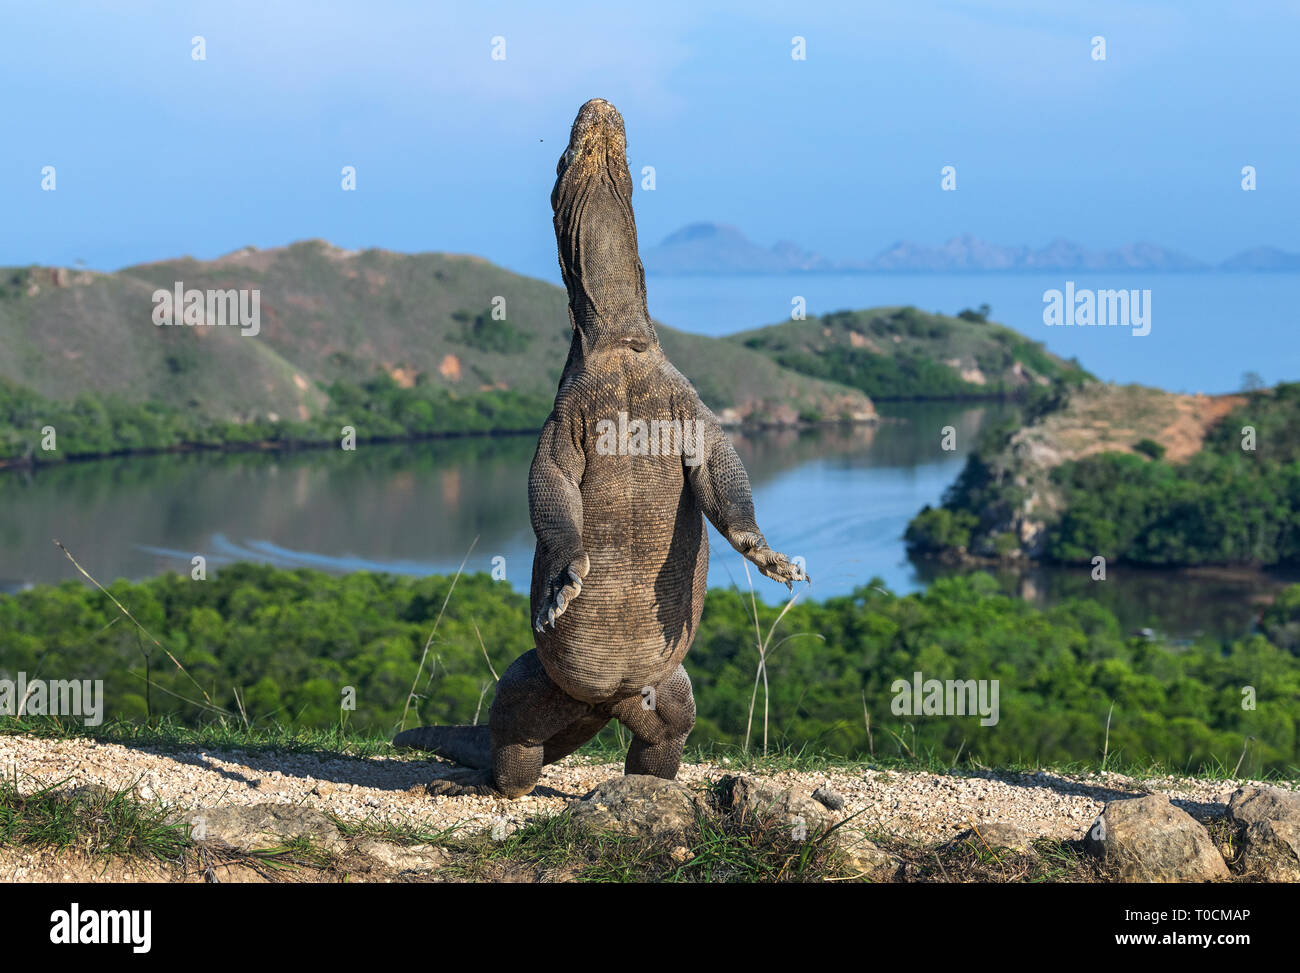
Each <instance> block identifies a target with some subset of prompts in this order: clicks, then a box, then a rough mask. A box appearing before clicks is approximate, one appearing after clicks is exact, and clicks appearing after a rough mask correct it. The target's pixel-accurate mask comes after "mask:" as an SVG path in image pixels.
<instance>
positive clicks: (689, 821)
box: [569, 774, 701, 838]
mask: <svg viewBox="0 0 1300 973" xmlns="http://www.w3.org/2000/svg"><path fill="white" fill-rule="evenodd" d="M700 811H701V805H700V803H699V801H698V800H697V799H696V797H695V795H694V794H693V793H691V791H690V790H688V789H687V788H686V787H684V786H682V785H681V784H679V783H677V782H676V781H672V780H664V779H663V778H661V777H646V776H642V775H637V774H630V775H628V776H626V777H615V778H613V779H611V780H607V781H605V782H603V783H602V784H600V786H598V787H597V788H595V790H593V791H591V792H590V793H589V794H587V795H586V796H585V797H583V798H582V799H581V800H578V801H573V802H571V803H570V805H569V813H570V814H571V815H572V816H573V819H574V820H575V821H577V822H578V823H580V824H582V825H584V826H585V827H588V828H592V829H594V830H597V831H612V832H614V833H616V834H623V835H630V836H637V837H639V836H649V837H655V838H666V837H668V836H670V835H682V834H685V833H687V832H688V831H690V830H692V829H694V828H695V825H696V817H697V815H698V814H699V813H700Z"/></svg>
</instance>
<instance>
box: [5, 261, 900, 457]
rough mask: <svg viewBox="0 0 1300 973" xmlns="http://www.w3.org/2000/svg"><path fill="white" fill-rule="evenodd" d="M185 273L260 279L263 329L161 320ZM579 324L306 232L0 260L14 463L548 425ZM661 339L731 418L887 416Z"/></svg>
mask: <svg viewBox="0 0 1300 973" xmlns="http://www.w3.org/2000/svg"><path fill="white" fill-rule="evenodd" d="M177 282H183V284H184V287H185V288H186V289H191V288H195V289H199V290H202V291H207V290H209V289H217V290H227V289H232V288H233V289H256V290H258V291H259V293H260V312H261V315H260V317H261V320H260V333H258V334H257V335H256V336H252V335H249V336H245V335H241V334H240V330H239V329H238V328H237V327H209V326H193V327H189V326H184V325H181V326H175V327H159V326H156V325H155V324H154V323H153V320H152V316H153V313H154V307H155V305H154V302H153V299H152V295H153V293H154V291H155V290H157V289H163V290H167V291H171V290H172V289H173V288H174V287H175V285H176V283H177ZM502 299H503V300H504V304H503V307H504V318H503V319H501V320H498V319H496V318H495V317H494V316H493V313H492V312H493V307H494V301H495V303H496V305H497V306H502ZM569 335H570V326H569V323H568V311H567V300H566V296H565V293H564V291H563V290H562V289H560V288H558V287H554V286H552V285H550V284H548V283H546V282H544V281H541V280H536V279H533V278H529V277H524V276H521V275H518V274H514V273H511V272H510V271H507V270H504V269H503V268H500V267H497V266H494V265H493V264H491V263H489V262H487V261H486V260H482V259H480V258H476V257H468V256H455V255H449V254H436V253H425V254H399V253H392V252H388V251H383V250H365V251H345V250H340V249H338V248H335V247H333V246H331V245H329V244H328V243H324V242H322V241H306V242H301V243H296V244H293V245H291V246H288V247H283V248H276V249H271V250H257V249H254V248H251V247H250V248H246V249H244V250H240V251H237V252H235V253H232V254H229V255H227V256H225V257H222V258H220V259H217V260H213V261H197V260H193V259H189V258H184V259H178V260H169V261H163V262H159V263H151V264H144V265H141V266H137V267H129V268H126V269H124V270H121V271H118V272H117V273H113V274H99V273H90V272H83V271H75V270H67V269H63V268H43V267H32V268H18V269H14V268H11V269H7V270H0V462H3V461H5V460H8V461H11V462H12V461H14V460H15V459H19V460H20V459H22V458H23V457H30V458H32V459H35V460H37V461H44V460H47V459H49V460H54V459H61V458H67V457H68V456H70V455H93V454H102V453H107V452H115V451H123V450H129V449H148V448H154V449H158V448H169V447H173V446H176V445H180V444H185V443H199V444H204V445H222V444H231V443H237V442H241V441H253V442H261V441H267V440H270V441H288V442H294V441H299V442H301V441H329V440H332V439H337V437H338V436H339V426H340V425H341V424H344V423H351V424H353V425H355V426H356V428H357V435H358V438H361V439H366V438H383V437H393V436H403V435H422V434H435V433H457V432H475V431H505V430H520V429H535V428H536V427H537V426H538V425H540V423H541V422H542V420H543V419H544V418H545V416H546V414H547V412H548V411H549V409H550V404H551V401H552V399H553V398H554V395H555V386H556V383H557V380H558V378H559V374H560V371H561V368H562V367H563V364H564V359H565V356H566V354H567V352H568V347H569ZM660 337H661V342H662V344H663V347H664V350H665V351H666V353H667V354H668V356H669V357H670V358H671V359H672V360H673V362H674V363H675V364H676V365H677V366H678V367H679V368H680V369H681V370H682V371H683V372H684V373H685V374H686V375H687V376H688V377H690V378H691V379H692V381H694V382H695V384H696V387H697V388H698V389H699V391H700V394H701V396H702V397H703V398H704V400H705V401H706V402H707V403H708V404H709V405H710V407H712V408H713V409H714V410H715V411H716V412H718V413H719V415H720V417H721V418H722V419H723V420H724V422H728V423H732V424H740V423H755V424H762V423H772V424H793V423H795V422H798V421H801V420H804V421H807V420H816V419H825V420H839V419H857V420H863V419H870V418H872V416H873V414H874V413H873V410H872V407H871V403H870V401H869V400H868V399H867V398H866V397H865V396H863V395H862V394H860V393H858V392H855V391H853V390H850V389H847V388H844V387H842V386H837V385H833V384H830V383H827V382H823V381H820V380H816V379H812V378H809V377H807V376H804V375H800V374H797V373H795V372H793V371H790V370H787V369H785V368H783V367H781V366H780V365H779V364H777V363H776V362H774V361H772V360H771V359H770V358H768V357H767V356H764V355H762V354H760V353H758V352H756V351H751V350H749V349H745V348H738V347H736V346H735V345H734V344H732V343H729V342H726V341H723V340H721V339H716V338H706V337H701V336H697V335H689V334H685V333H682V332H680V331H676V330H673V329H671V328H668V327H665V326H662V325H661V326H660ZM45 425H53V426H54V427H55V429H56V430H57V432H58V450H57V451H56V452H55V453H52V454H47V453H44V452H43V451H42V450H41V448H40V438H41V437H40V430H41V428H42V427H43V426H45Z"/></svg>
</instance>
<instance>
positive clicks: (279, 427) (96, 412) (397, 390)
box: [0, 374, 551, 464]
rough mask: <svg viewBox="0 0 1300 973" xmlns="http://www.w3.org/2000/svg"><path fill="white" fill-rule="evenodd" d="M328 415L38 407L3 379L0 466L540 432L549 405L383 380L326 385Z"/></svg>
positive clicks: (86, 399) (83, 399) (117, 405)
mask: <svg viewBox="0 0 1300 973" xmlns="http://www.w3.org/2000/svg"><path fill="white" fill-rule="evenodd" d="M325 391H326V392H327V394H328V395H329V406H328V408H327V409H326V412H325V414H324V415H321V416H319V417H317V418H315V419H312V420H309V421H307V422H292V421H283V420H275V421H273V420H271V419H269V418H260V419H253V420H250V421H248V422H239V423H236V422H219V421H211V420H205V419H203V418H202V417H201V416H199V415H198V414H196V413H194V412H192V411H188V410H180V409H176V408H174V407H172V406H170V405H165V404H161V403H153V402H150V403H134V402H128V401H125V400H123V399H121V398H117V397H108V398H103V399H101V398H99V397H97V396H94V395H90V394H85V393H83V394H82V395H80V396H78V397H77V399H76V400H75V401H73V402H57V401H52V400H49V399H44V398H42V397H41V396H39V395H36V394H35V393H33V392H30V391H28V390H26V389H23V388H21V387H19V386H17V385H15V384H14V383H11V382H9V381H7V380H5V379H0V463H4V462H6V461H8V462H13V461H22V460H30V461H31V462H33V463H38V464H39V463H57V462H62V461H65V460H69V459H75V458H79V457H87V456H105V455H110V454H113V453H123V452H140V451H154V450H167V449H176V448H179V447H185V446H193V447H200V448H239V447H241V446H249V445H257V444H271V445H276V446H283V447H292V446H295V445H320V444H328V443H334V444H337V443H339V442H340V441H341V439H342V435H343V433H342V430H343V427H344V426H351V427H353V428H354V429H355V430H356V439H357V441H358V442H364V441H366V440H376V439H396V438H403V437H418V436H435V435H447V434H461V433H481V432H506V431H511V432H513V431H524V430H531V429H537V428H540V426H541V424H542V423H543V421H545V419H546V415H547V413H548V412H549V411H550V407H551V403H550V401H549V400H547V399H544V398H542V397H541V396H529V395H523V394H521V393H518V392H509V391H497V390H488V391H484V392H480V393H478V394H476V395H474V396H473V397H469V398H466V397H463V396H457V395H455V394H453V393H451V392H447V391H445V390H444V389H441V388H438V387H437V386H434V385H430V384H428V383H424V382H419V381H417V383H416V384H415V386H414V387H412V388H402V387H401V386H399V385H398V384H397V382H395V381H394V380H393V379H392V378H390V377H389V376H388V375H386V374H380V375H378V376H376V377H374V378H372V379H370V380H368V381H365V382H363V383H361V384H356V383H353V382H348V381H343V380H339V381H336V382H334V383H332V384H331V385H329V386H328V387H327V388H326V390H325ZM47 426H49V427H53V429H54V431H55V437H56V438H55V440H54V444H55V446H56V448H55V449H53V450H46V449H44V448H43V440H44V435H43V433H42V430H43V429H44V428H45V427H47Z"/></svg>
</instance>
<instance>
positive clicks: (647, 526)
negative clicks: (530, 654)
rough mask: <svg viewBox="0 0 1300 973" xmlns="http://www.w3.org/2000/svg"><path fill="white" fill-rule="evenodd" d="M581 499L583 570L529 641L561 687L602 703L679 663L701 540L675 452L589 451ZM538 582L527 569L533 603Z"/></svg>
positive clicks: (691, 631) (700, 598) (705, 554)
mask: <svg viewBox="0 0 1300 973" xmlns="http://www.w3.org/2000/svg"><path fill="white" fill-rule="evenodd" d="M582 499H583V530H582V539H583V546H584V549H585V550H586V552H587V556H588V557H589V558H590V560H591V570H590V571H589V572H588V574H587V577H586V579H585V580H584V582H583V586H582V593H581V594H580V595H579V596H578V597H577V598H576V599H574V600H573V601H572V602H571V603H570V604H569V606H568V608H567V609H566V610H565V612H564V614H563V615H561V616H560V617H559V618H558V619H556V622H555V627H554V628H550V627H547V628H546V629H545V631H543V632H534V639H535V641H536V644H537V654H538V657H539V658H540V659H541V661H542V664H543V665H544V666H545V667H546V671H547V672H548V673H549V674H550V676H551V678H552V679H554V680H555V682H556V683H557V684H558V685H559V686H560V687H561V688H562V689H563V690H564V691H565V692H567V693H568V694H569V695H570V696H573V697H574V698H576V699H581V700H584V701H586V702H590V703H602V702H607V701H609V700H611V699H616V698H622V697H625V696H630V695H635V694H638V693H640V692H641V690H642V689H643V688H645V687H648V686H655V685H657V684H658V683H660V682H661V681H662V680H664V679H666V678H667V677H668V676H669V675H671V674H672V673H673V672H674V671H675V670H676V668H677V666H678V665H679V664H680V663H681V661H682V658H683V657H684V656H685V655H686V652H687V650H688V649H689V648H690V646H691V642H692V640H693V639H694V638H695V631H696V628H697V627H698V626H699V622H700V614H701V613H702V612H703V610H704V593H705V588H706V584H707V575H708V566H709V544H708V535H707V533H706V532H705V528H704V517H703V514H701V512H700V508H699V505H698V504H697V503H696V500H695V495H694V494H693V493H692V492H691V490H690V488H689V487H688V486H687V485H686V482H685V478H684V476H683V475H682V465H681V460H680V458H674V457H627V456H622V457H617V456H615V457H590V458H589V463H588V468H587V470H586V471H585V475H584V476H583V481H582ZM538 590H539V585H538V578H537V577H536V575H534V578H533V598H532V603H533V606H534V610H536V605H537V602H538Z"/></svg>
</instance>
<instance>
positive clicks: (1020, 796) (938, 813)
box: [0, 736, 1240, 843]
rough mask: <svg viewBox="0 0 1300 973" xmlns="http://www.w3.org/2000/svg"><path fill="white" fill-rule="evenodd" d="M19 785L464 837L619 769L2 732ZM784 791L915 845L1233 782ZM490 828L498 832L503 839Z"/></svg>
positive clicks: (1205, 811)
mask: <svg viewBox="0 0 1300 973" xmlns="http://www.w3.org/2000/svg"><path fill="white" fill-rule="evenodd" d="M15 769H16V770H17V773H18V776H19V787H20V789H21V790H23V791H25V792H26V791H31V790H33V789H34V788H36V787H38V786H42V785H48V784H50V783H54V782H57V781H62V780H65V779H66V780H67V783H66V785H65V786H67V787H75V786H81V785H87V784H100V785H104V786H107V787H110V788H114V789H119V788H123V787H127V786H134V787H135V788H136V792H137V793H138V794H139V796H140V797H141V798H143V799H144V800H155V799H157V800H161V801H165V802H167V803H169V804H173V805H177V806H179V807H182V808H196V809H197V808H203V807H215V806H217V805H223V804H243V805H247V804H304V805H306V806H308V807H314V808H318V809H320V810H322V811H327V812H332V813H333V814H335V815H337V816H339V817H340V818H343V819H346V820H356V821H361V820H365V819H370V820H372V821H388V822H393V823H405V824H413V823H419V824H422V825H424V826H428V827H434V828H445V827H450V826H452V825H459V826H461V827H462V828H464V829H465V830H467V831H476V830H483V829H491V828H493V827H496V826H498V825H500V824H502V823H503V824H504V830H505V831H507V832H508V831H512V830H514V828H516V827H518V826H519V825H520V824H522V823H523V822H524V821H525V820H526V819H528V818H529V817H530V816H532V815H534V814H538V813H541V812H556V811H560V810H562V809H563V808H564V806H565V804H566V803H567V802H568V801H569V800H571V799H573V798H576V797H581V796H583V795H584V794H586V793H587V792H588V791H590V790H591V789H592V788H593V787H595V786H596V784H598V783H599V782H600V781H602V780H605V779H607V778H609V777H612V776H616V775H618V774H621V773H622V772H623V768H622V765H621V764H588V763H583V762H581V761H580V760H574V759H573V758H569V759H568V760H565V761H563V762H561V763H559V764H554V765H552V766H549V767H547V768H546V769H545V771H544V772H543V774H542V780H541V783H540V784H539V785H538V787H537V789H536V790H535V791H534V792H533V793H532V794H530V795H529V796H527V797H523V798H520V799H519V800H516V801H505V800H502V799H496V798H488V797H430V796H429V795H428V794H427V793H426V792H425V791H424V785H425V784H427V783H428V782H429V781H430V780H433V779H435V778H438V777H442V776H446V774H447V772H448V771H449V770H451V769H452V765H451V764H447V763H443V762H441V761H438V760H426V759H419V758H411V757H406V756H402V757H371V758H366V759H358V758H338V759H325V760H322V759H320V758H318V757H316V756H313V755H308V754H296V753H274V752H248V753H246V752H241V751H238V750H235V751H229V752H220V751H210V750H203V749H193V750H181V751H161V750H156V749H151V748H147V747H127V746H122V745H120V744H114V743H97V742H95V741H92V740H85V739H73V740H55V739H40V738H34V737H25V736H0V771H3V772H4V773H5V775H6V776H7V777H12V775H13V773H14V770H15ZM731 772H733V771H732V769H731V768H729V767H728V766H727V765H726V764H725V763H721V764H689V765H685V766H683V767H682V770H681V773H680V774H679V775H678V779H679V780H680V781H682V782H683V783H686V784H688V785H702V784H705V783H707V782H709V781H711V780H716V779H717V778H718V777H720V776H722V775H723V774H726V773H731ZM755 776H760V777H762V778H763V779H765V780H768V781H770V782H771V783H773V784H777V785H780V786H782V787H788V786H790V785H792V784H796V783H801V784H807V785H810V786H813V787H816V786H829V787H830V788H831V789H833V790H835V791H837V792H839V793H840V794H841V795H843V797H844V798H845V801H846V803H847V811H848V813H850V814H853V813H857V812H863V813H861V814H860V815H859V816H858V817H857V818H856V821H858V822H860V823H861V825H862V827H864V828H866V829H868V830H873V831H880V832H882V833H884V834H890V835H895V836H898V837H901V838H907V839H911V840H915V841H919V842H922V843H932V842H936V841H942V840H945V839H947V838H951V837H952V836H953V835H955V834H956V833H957V832H959V831H961V830H963V829H964V828H966V827H968V826H969V823H970V822H972V821H974V822H984V821H1013V822H1016V823H1018V824H1020V825H1021V826H1023V827H1025V828H1026V829H1027V830H1028V831H1030V832H1031V833H1034V834H1037V835H1042V836H1047V837H1056V838H1067V839H1069V838H1079V837H1082V835H1083V833H1084V832H1085V831H1086V830H1087V828H1088V827H1089V826H1090V825H1091V823H1092V821H1093V819H1094V818H1095V817H1096V816H1097V814H1098V813H1100V811H1101V809H1102V806H1103V805H1104V804H1105V802H1106V801H1108V800H1113V799H1115V798H1120V797H1127V796H1134V795H1137V794H1141V793H1147V792H1152V791H1160V792H1163V793H1165V794H1168V795H1169V797H1170V799H1171V800H1172V801H1174V803H1176V804H1178V805H1179V806H1181V807H1182V808H1183V809H1184V810H1186V811H1187V812H1188V813H1190V814H1192V815H1193V816H1194V817H1197V818H1200V819H1201V820H1207V819H1209V818H1213V817H1217V816H1219V815H1221V814H1222V813H1223V811H1224V808H1225V806H1226V804H1227V800H1228V797H1229V795H1231V794H1232V792H1233V791H1234V790H1235V789H1236V788H1237V787H1238V786H1239V784H1240V782H1238V781H1225V780H1214V781H1210V780H1196V779H1177V778H1167V779H1160V780H1135V779H1133V778H1129V777H1124V776H1121V775H1119V774H1110V773H1108V774H1089V775H1062V774H1055V773H1051V772H1043V771H1039V772H1038V773H1035V774H1007V773H981V774H979V775H978V776H976V775H972V774H970V773H963V774H960V775H958V774H952V775H940V774H934V773H927V772H921V771H897V770H890V771H878V770H866V771H845V770H829V771H779V772H762V773H758V774H755ZM499 833H500V832H499V831H498V835H499Z"/></svg>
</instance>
